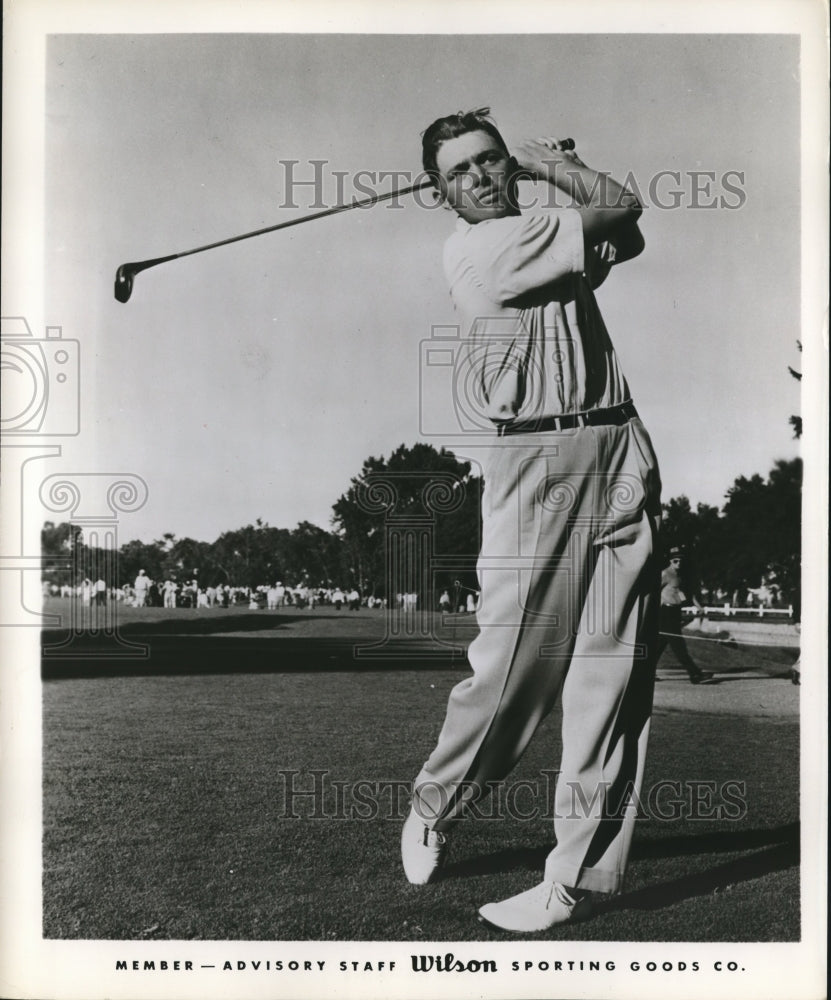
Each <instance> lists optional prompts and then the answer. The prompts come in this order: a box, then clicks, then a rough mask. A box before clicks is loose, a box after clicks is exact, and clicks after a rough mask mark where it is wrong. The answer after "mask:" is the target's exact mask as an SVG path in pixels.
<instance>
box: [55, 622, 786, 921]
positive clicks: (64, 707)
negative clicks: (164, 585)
mask: <svg viewBox="0 0 831 1000" xmlns="http://www.w3.org/2000/svg"><path fill="white" fill-rule="evenodd" d="M127 610H128V611H129V609H127ZM222 614H223V613H222V612H218V613H213V612H210V613H209V614H203V615H202V616H201V617H199V616H198V615H197V613H195V612H194V613H193V614H192V615H191V616H190V617H184V616H183V617H179V618H176V619H173V618H171V616H170V615H168V616H167V617H165V616H164V615H162V614H159V615H158V616H155V615H151V614H150V613H149V612H148V613H141V614H139V613H137V614H136V615H135V617H134V619H133V620H132V621H125V623H124V626H125V629H126V630H127V632H128V633H129V628H128V626H130V625H133V626H135V627H134V629H133V631H134V634H132V635H130V638H131V639H132V640H133V641H146V642H149V643H150V645H151V657H150V659H149V660H148V661H146V662H145V663H144V666H143V667H141V666H137V665H136V662H135V661H129V664H130V665H124V664H118V663H115V662H108V661H106V660H103V661H100V662H97V663H96V664H95V665H94V668H91V667H89V665H88V664H87V665H86V666H84V667H83V668H82V667H80V666H79V665H78V664H75V665H74V667H73V664H72V662H71V661H67V662H66V663H65V664H61V662H60V661H58V662H57V663H56V664H53V665H52V666H51V667H49V668H48V669H46V670H45V676H46V678H47V679H46V680H45V682H44V685H43V695H44V701H43V707H44V784H43V789H44V800H43V808H44V842H43V862H44V882H43V887H44V903H43V905H44V918H43V927H44V935H45V936H46V937H49V938H87V939H127V940H141V939H144V940H150V939H157V940H163V939H164V940H168V939H204V940H278V941H285V940H354V941H357V940H390V941H398V940H404V941H406V940H447V941H464V940H490V939H494V940H495V939H497V937H498V935H497V934H496V933H495V932H491V931H489V930H487V929H486V928H485V927H484V926H483V925H481V924H479V923H478V922H477V920H476V919H475V912H476V909H477V908H478V906H480V905H481V904H482V903H484V902H487V901H489V900H491V899H498V898H502V897H503V896H505V895H509V894H512V893H514V892H517V891H520V890H521V889H523V888H526V887H528V886H530V885H532V884H534V883H535V882H536V881H538V874H539V871H540V870H541V867H542V864H543V860H544V858H545V855H546V853H547V852H548V850H549V849H550V848H551V846H552V837H553V829H552V823H551V820H550V818H548V817H547V816H546V815H545V812H546V810H545V808H544V807H543V806H544V803H543V801H542V798H543V796H542V793H543V791H544V789H545V787H546V785H545V780H546V779H545V773H544V772H545V771H546V770H551V769H553V768H555V767H556V765H557V762H558V760H559V750H560V742H559V721H560V720H559V715H558V713H554V714H553V715H552V716H551V717H550V718H549V719H548V720H547V721H546V723H545V724H544V725H543V726H542V727H541V729H540V730H539V732H538V733H537V735H536V737H535V739H534V741H533V742H532V745H531V747H530V749H529V751H528V752H527V754H526V755H525V757H524V758H523V760H522V761H521V763H520V765H519V767H518V768H517V770H516V771H515V772H514V774H513V775H512V781H513V782H519V781H521V780H527V781H528V782H531V783H532V786H536V787H537V788H539V789H540V792H541V795H540V797H539V798H538V799H535V800H533V801H531V800H528V799H519V798H518V799H517V802H519V803H520V806H521V807H522V808H524V809H525V811H527V812H532V811H534V810H533V806H534V805H535V804H536V805H537V806H538V807H539V808H537V810H536V813H537V814H536V815H534V816H532V817H531V818H529V819H525V820H523V819H519V818H516V817H515V818H504V817H503V818H485V817H486V816H487V815H488V812H487V808H486V807H485V806H483V812H484V813H485V817H483V818H479V819H471V820H468V821H466V822H465V823H463V824H462V825H461V826H460V827H459V828H458V830H457V833H456V835H455V836H454V839H453V845H452V853H451V857H450V864H449V867H448V868H447V870H446V873H445V875H444V877H443V878H442V879H441V880H440V881H438V882H437V883H436V884H435V885H432V886H427V887H420V888H416V887H413V886H410V885H408V884H407V882H406V881H405V880H404V877H403V874H402V873H401V870H400V862H399V856H398V837H399V833H400V826H401V820H402V819H403V816H404V814H405V810H406V807H407V795H406V791H405V790H404V789H403V783H406V782H408V781H409V780H411V779H412V777H413V776H414V775H415V773H416V772H417V771H418V769H419V767H420V765H421V763H422V762H423V760H424V759H425V757H426V756H427V754H428V753H429V752H430V750H431V749H432V746H433V744H434V741H435V738H436V736H437V734H438V730H439V727H440V725H441V722H442V719H443V714H444V708H445V705H446V701H447V696H448V693H449V691H450V689H451V687H452V686H453V684H455V683H456V682H457V681H458V680H460V679H461V678H462V677H463V676H465V673H466V671H465V670H464V669H463V668H459V667H455V666H450V667H448V666H445V667H443V668H437V667H435V666H433V667H429V666H425V665H418V664H416V666H417V667H418V669H406V668H405V667H404V666H403V665H402V666H400V667H399V668H397V669H389V668H388V667H389V664H385V663H383V662H382V663H380V664H379V665H378V666H377V667H376V669H373V670H362V671H356V670H351V671H347V670H343V669H338V667H340V666H342V665H343V663H344V662H345V661H347V660H349V659H350V657H351V656H352V646H351V644H350V643H351V641H352V640H353V639H354V638H355V637H356V636H360V637H362V638H363V639H365V640H366V639H369V640H371V639H372V637H373V636H374V637H375V639H377V638H378V637H379V635H380V631H379V629H380V626H379V624H378V623H379V621H381V619H380V618H379V617H376V618H374V619H373V618H370V615H369V613H366V612H360V613H358V614H355V615H353V616H352V617H350V616H349V614H348V613H343V614H342V615H341V616H334V615H333V614H329V613H328V612H326V614H327V618H326V619H324V618H323V615H321V617H320V620H318V621H317V622H316V623H312V622H310V621H309V620H308V619H306V620H300V616H299V615H295V616H292V615H291V614H289V613H286V612H278V613H276V614H275V615H273V616H271V617H270V618H269V617H268V616H266V614H265V613H260V616H259V617H257V614H256V613H252V615H251V616H244V615H239V614H238V613H235V612H224V614H225V618H224V619H222ZM315 614H316V613H315ZM231 616H233V617H234V627H233V628H231V629H228V628H227V627H226V626H228V625H229V623H230V617H231ZM125 617H126V616H125ZM249 618H250V619H251V621H249V620H248V619H249ZM240 619H245V621H242V620H240ZM171 622H172V623H173V624H171ZM214 622H216V623H217V624H216V626H213V625H212V623H214ZM220 622H221V625H220V624H219V623H220ZM245 622H247V623H248V624H247V625H246V624H245ZM252 622H253V623H254V624H252ZM255 625H256V627H255ZM467 631H468V634H467V636H466V638H465V641H467V640H468V639H469V638H470V635H471V628H470V625H469V624H468V625H467ZM206 633H210V635H207V634H206ZM460 634H461V631H460V630H457V636H458V635H460ZM338 636H340V638H338ZM344 637H348V639H347V638H344ZM206 641H208V642H209V645H204V646H200V643H202V642H206ZM223 643H224V644H225V645H223ZM263 648H267V649H268V650H269V653H268V657H266V654H265V653H264V652H263ZM194 649H201V653H200V654H199V655H197V654H196V653H194ZM187 650H190V658H188V657H187V656H185V653H186V652H187ZM209 650H214V652H213V653H212V654H211V655H210V657H209V658H208V659H205V656H206V655H207V654H208V651H209ZM217 650H219V651H221V653H220V652H217ZM246 650H247V651H248V652H247V653H246ZM304 650H305V651H306V652H307V653H308V655H307V656H306V655H304ZM338 650H340V651H341V652H340V653H338V652H337V651H338ZM694 652H695V654H696V656H697V657H698V659H699V660H700V662H701V665H702V666H707V667H709V668H711V669H712V668H713V667H714V666H715V667H717V668H718V669H721V670H723V671H724V673H723V675H722V683H720V684H717V685H712V686H705V687H697V688H696V687H692V686H691V685H689V684H688V683H686V680H685V678H683V677H682V675H681V674H680V673H678V672H677V671H676V670H674V669H673V661H672V659H671V654H669V653H667V654H666V657H665V659H664V660H663V661H662V664H661V667H662V670H661V673H662V675H663V676H664V680H663V681H662V682H661V683H659V684H658V685H657V686H656V710H655V716H654V720H653V728H652V740H651V753H650V758H649V764H648V771H647V776H646V781H645V787H646V788H650V787H654V786H655V785H656V784H657V783H658V782H687V783H689V781H690V780H697V781H699V782H708V783H709V784H710V786H713V783H715V787H716V788H721V786H722V785H723V783H724V782H728V781H733V782H743V783H744V792H743V798H744V799H745V800H746V806H747V808H746V810H743V811H742V815H741V816H740V818H737V819H735V818H734V819H728V818H718V817H715V816H714V817H712V818H709V819H689V818H684V817H683V816H679V817H678V818H674V819H670V820H661V819H659V818H656V817H655V816H654V815H653V816H651V817H649V818H645V819H643V820H641V821H639V823H638V829H637V833H636V840H635V844H634V848H633V854H632V862H631V865H630V874H629V879H628V886H627V891H626V893H625V894H623V895H621V896H619V897H617V898H615V899H613V900H610V901H608V902H607V903H606V904H605V905H604V906H603V907H602V909H601V912H600V913H599V914H598V916H597V918H596V919H594V920H592V921H590V922H588V923H586V924H581V925H577V926H574V927H569V928H568V929H567V930H564V931H554V932H551V933H549V934H548V935H546V936H547V937H549V938H553V939H556V938H557V937H561V938H566V937H567V938H568V939H569V940H604V941H611V940H616V941H794V940H798V939H799V936H800V928H799V868H798V863H799V826H798V820H799V800H798V767H799V758H798V715H797V713H798V695H799V688H795V687H793V686H792V685H791V684H790V683H788V681H787V680H786V679H783V675H784V674H786V673H787V668H788V666H789V665H790V662H791V661H792V660H793V659H794V658H795V653H792V652H790V651H787V650H753V649H749V648H740V649H738V650H730V649H725V648H724V647H721V646H719V645H717V644H709V645H708V644H701V646H700V648H696V649H695V650H694ZM220 656H222V657H225V659H224V661H222V660H221V659H220ZM182 657H184V659H182ZM266 659H267V660H268V662H269V663H270V668H269V669H266ZM199 662H201V663H202V665H203V666H204V667H205V669H204V670H202V671H199V670H198V669H197V666H198V663H199ZM310 663H312V664H314V665H315V666H316V669H314V670H309V669H304V664H305V665H308V664H310ZM183 664H184V665H183ZM179 668H181V669H179ZM333 668H334V669H333ZM177 669H178V672H177ZM84 674H87V676H83V675H84ZM313 772H321V773H318V774H317V775H316V776H315V774H314V773H313ZM322 772H325V774H324V773H322ZM360 780H364V781H366V782H369V783H375V784H376V786H377V792H375V791H374V792H373V794H372V795H371V796H370V799H372V798H373V796H374V801H375V802H376V803H377V806H378V809H377V814H375V815H371V816H370V817H369V818H364V819H362V818H361V816H362V815H364V814H366V813H368V812H370V810H371V808H372V803H371V802H370V804H369V806H368V805H367V804H366V803H367V801H368V799H367V793H366V790H365V791H364V794H363V799H362V800H361V799H360V798H359V797H358V796H360V789H358V788H356V787H355V786H356V782H358V781H360ZM289 782H294V787H295V790H308V789H312V788H313V787H314V785H315V782H317V789H318V793H319V794H316V795H314V796H306V797H303V798H300V797H295V798H294V799H292V798H291V795H290V794H289V795H287V785H288V783H289ZM338 782H340V783H342V784H337V783H338ZM395 783H398V786H399V788H398V789H396V788H395V787H394V785H395ZM367 787H369V786H365V789H366V788H367ZM526 787H529V786H526ZM665 787H668V786H665ZM682 787H683V791H682V795H681V798H682V799H683V798H685V797H686V799H687V801H688V800H689V795H690V794H691V792H690V791H689V787H688V786H682ZM690 787H691V786H690ZM699 787H700V788H705V786H699ZM396 791H397V794H396ZM703 794H705V796H706V790H705V792H704V793H703ZM362 801H363V805H362ZM662 801H663V803H664V805H663V807H662V808H664V809H666V807H667V806H666V803H667V799H666V798H665V799H664V800H662ZM717 801H718V799H717ZM529 805H531V806H532V808H527V807H528V806H529ZM292 812H294V813H295V816H292V815H291V813H292ZM315 812H316V813H318V814H320V813H325V814H326V815H325V816H320V815H317V816H315V815H312V814H313V813H315Z"/></svg>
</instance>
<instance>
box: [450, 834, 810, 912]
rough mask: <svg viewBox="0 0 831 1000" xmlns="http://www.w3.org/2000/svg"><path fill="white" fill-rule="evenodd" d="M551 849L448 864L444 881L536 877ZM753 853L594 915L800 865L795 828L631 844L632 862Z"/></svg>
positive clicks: (602, 907) (676, 899)
mask: <svg viewBox="0 0 831 1000" xmlns="http://www.w3.org/2000/svg"><path fill="white" fill-rule="evenodd" d="M550 850H551V847H550V845H545V846H541V847H527V848H520V849H516V850H510V849H507V850H503V851H497V852H495V853H494V854H488V855H485V856H484V857H479V858H468V859H466V860H464V861H459V862H457V863H455V864H451V865H448V866H447V868H446V869H445V871H444V873H443V876H442V881H444V880H445V879H453V878H465V877H469V876H471V875H497V874H503V873H505V872H511V871H516V870H524V871H534V872H537V873H539V872H541V871H542V870H543V868H544V866H545V859H546V857H547V856H548V853H549V851H550ZM747 851H752V852H753V853H752V854H750V855H747V856H745V857H741V858H736V859H735V860H733V861H728V862H725V863H724V864H719V865H716V866H715V867H713V868H709V869H706V870H704V871H701V870H697V871H696V872H694V873H692V874H690V875H685V876H683V877H682V878H678V879H673V880H672V881H670V882H663V883H661V884H660V885H654V886H647V887H646V888H644V889H638V890H636V891H635V892H630V893H624V894H623V895H621V896H616V897H614V898H613V899H610V900H608V901H606V902H603V903H600V904H599V905H598V907H597V912H598V913H613V912H617V911H620V910H633V909H634V910H659V909H662V908H663V907H666V906H672V905H674V904H676V903H680V902H681V901H682V900H685V899H692V898H694V897H696V896H707V895H710V894H711V893H713V892H717V891H718V890H720V889H726V888H727V887H728V886H731V885H735V884H736V883H738V882H747V881H750V880H751V879H756V878H761V877H762V876H764V875H770V874H772V873H773V872H778V871H783V870H785V869H787V868H793V867H795V866H797V865H798V864H799V823H788V824H786V825H785V826H780V827H775V828H773V829H769V830H745V831H733V832H730V833H720V832H709V833H703V834H685V835H681V836H678V837H665V838H658V839H655V840H646V841H640V842H637V843H636V846H635V848H634V850H633V853H632V859H633V860H640V861H644V860H649V859H657V858H677V859H682V858H684V857H688V856H689V857H691V856H694V855H701V854H730V853H734V852H747Z"/></svg>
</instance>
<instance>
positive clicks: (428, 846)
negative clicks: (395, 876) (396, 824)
mask: <svg viewBox="0 0 831 1000" xmlns="http://www.w3.org/2000/svg"><path fill="white" fill-rule="evenodd" d="M446 854H447V835H446V834H444V833H440V832H439V831H438V830H431V829H430V828H429V827H428V826H427V825H426V824H425V823H424V820H422V818H421V817H420V816H419V815H418V813H417V812H416V810H415V808H412V809H410V815H409V816H408V817H407V819H406V820H405V821H404V827H403V829H402V830H401V861H402V863H403V865H404V874H405V875H406V876H407V880H408V881H409V882H411V883H412V884H413V885H426V884H427V883H428V882H431V881H432V880H433V879H434V878H435V877H436V875H437V874H438V872H439V869H440V868H441V866H442V865H443V864H444V859H445V855H446Z"/></svg>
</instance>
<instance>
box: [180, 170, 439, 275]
mask: <svg viewBox="0 0 831 1000" xmlns="http://www.w3.org/2000/svg"><path fill="white" fill-rule="evenodd" d="M430 184H431V182H430V181H422V183H421V184H413V185H412V186H411V187H406V188H399V189H398V190H397V191H388V192H387V193H386V194H376V195H372V196H371V197H369V198H363V199H361V200H360V201H352V202H348V203H346V204H343V205H335V206H334V207H333V208H324V209H322V210H321V211H320V212H312V214H311V215H301V216H300V218H298V219H289V220H288V221H286V222H278V223H276V225H273V226H265V227H264V228H263V229H254V230H252V232H250V233H242V234H240V235H239V236H229V237H228V238H227V239H224V240H217V241H216V243H206V244H205V246H202V247H194V248H193V250H182V251H180V252H179V253H175V254H173V255H172V257H169V258H165V259H166V260H176V259H178V258H179V257H187V256H189V255H190V254H192V253H202V252H203V251H204V250H213V249H214V248H215V247H224V246H227V245H228V244H229V243H238V242H239V241H240V240H250V239H252V237H254V236H264V235H265V234H266V233H276V232H277V230H278V229H288V228H289V226H299V225H301V223H304V222H311V221H312V220H313V219H324V218H326V216H328V215H338V214H339V213H340V212H349V211H351V210H352V209H353V208H369V207H370V205H375V204H377V203H378V202H379V201H389V200H390V199H392V198H398V197H400V196H402V195H405V194H412V192H413V191H420V190H421V189H422V188H425V187H429V186H430Z"/></svg>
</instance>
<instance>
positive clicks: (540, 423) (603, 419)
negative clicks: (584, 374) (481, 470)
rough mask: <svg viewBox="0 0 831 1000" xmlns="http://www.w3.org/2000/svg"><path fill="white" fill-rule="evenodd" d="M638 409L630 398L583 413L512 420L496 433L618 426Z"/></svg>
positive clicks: (498, 428)
mask: <svg viewBox="0 0 831 1000" xmlns="http://www.w3.org/2000/svg"><path fill="white" fill-rule="evenodd" d="M637 415H638V411H637V410H636V409H635V404H634V403H633V402H632V400H631V399H627V401H626V402H625V403H619V404H618V405H617V406H608V407H606V408H605V409H599V410H585V411H584V412H583V413H561V414H560V415H559V416H556V417H539V418H538V419H531V420H512V421H510V422H508V423H504V424H499V425H498V426H497V428H496V433H497V434H498V435H499V437H505V435H506V434H538V433H541V432H543V431H570V430H574V428H575V427H598V426H602V425H603V424H616V425H618V426H620V425H621V424H625V423H626V422H627V421H629V420H632V419H634V418H635V417H637Z"/></svg>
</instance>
